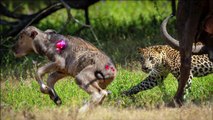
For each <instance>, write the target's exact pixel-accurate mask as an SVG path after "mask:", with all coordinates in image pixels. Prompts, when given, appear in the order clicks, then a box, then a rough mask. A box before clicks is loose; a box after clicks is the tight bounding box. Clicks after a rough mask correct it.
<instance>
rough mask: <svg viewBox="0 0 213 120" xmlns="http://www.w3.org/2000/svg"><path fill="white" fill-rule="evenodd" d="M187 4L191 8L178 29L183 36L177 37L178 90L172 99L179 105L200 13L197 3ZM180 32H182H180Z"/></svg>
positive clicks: (181, 99) (188, 70) (181, 100)
mask: <svg viewBox="0 0 213 120" xmlns="http://www.w3.org/2000/svg"><path fill="white" fill-rule="evenodd" d="M189 2H191V3H188V4H192V6H193V7H190V8H189V10H190V11H189V13H188V18H187V19H186V21H184V22H185V26H184V25H182V27H183V28H184V29H183V28H179V29H178V30H179V33H180V35H183V36H179V37H180V38H181V39H180V55H181V68H180V71H181V75H180V81H179V83H178V90H177V92H176V95H175V97H174V99H175V102H177V103H178V104H179V105H182V102H183V93H184V88H185V85H186V82H187V80H188V79H189V75H190V68H191V55H192V53H191V51H192V43H193V42H194V39H195V36H196V32H197V26H198V23H199V16H200V14H201V11H199V7H200V5H199V4H198V1H189ZM179 6H181V5H179ZM182 6H183V4H182ZM184 7H185V8H183V9H187V7H188V6H187V5H184ZM183 9H182V10H183ZM182 10H179V13H181V11H182ZM186 16H187V15H186ZM186 16H184V17H186ZM179 19H180V18H179ZM181 24H183V23H181ZM182 30H183V32H180V31H182Z"/></svg>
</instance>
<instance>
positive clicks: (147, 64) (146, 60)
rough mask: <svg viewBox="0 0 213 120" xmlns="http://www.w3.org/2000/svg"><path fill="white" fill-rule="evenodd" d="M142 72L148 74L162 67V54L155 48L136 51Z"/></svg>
mask: <svg viewBox="0 0 213 120" xmlns="http://www.w3.org/2000/svg"><path fill="white" fill-rule="evenodd" d="M138 52H139V55H140V60H139V61H140V63H141V66H142V71H143V72H145V73H149V72H150V71H152V70H157V69H159V68H160V67H162V66H163V63H162V62H163V52H162V51H161V50H159V49H157V48H155V47H146V48H139V49H138Z"/></svg>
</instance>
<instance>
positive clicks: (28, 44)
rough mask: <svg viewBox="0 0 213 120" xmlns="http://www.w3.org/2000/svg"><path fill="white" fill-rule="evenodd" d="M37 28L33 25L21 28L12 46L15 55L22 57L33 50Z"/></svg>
mask: <svg viewBox="0 0 213 120" xmlns="http://www.w3.org/2000/svg"><path fill="white" fill-rule="evenodd" d="M38 32H39V31H38V29H37V28H36V27H33V26H29V27H27V28H25V29H24V30H22V32H21V33H20V35H19V39H18V41H17V42H16V44H15V46H14V47H13V51H14V54H15V56H16V57H22V56H25V55H27V54H28V53H30V52H33V49H34V48H33V47H34V45H33V39H34V38H35V37H36V35H38Z"/></svg>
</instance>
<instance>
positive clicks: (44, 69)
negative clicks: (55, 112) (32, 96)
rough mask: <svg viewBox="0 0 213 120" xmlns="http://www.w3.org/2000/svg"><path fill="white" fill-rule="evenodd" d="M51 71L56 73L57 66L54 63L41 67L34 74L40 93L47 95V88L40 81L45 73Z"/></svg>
mask: <svg viewBox="0 0 213 120" xmlns="http://www.w3.org/2000/svg"><path fill="white" fill-rule="evenodd" d="M51 71H57V64H56V63H55V62H51V63H48V64H46V65H44V66H42V67H40V68H39V69H38V71H37V73H36V80H37V82H38V84H39V85H40V90H41V92H42V93H45V94H48V90H49V89H48V86H47V85H45V84H44V82H43V81H42V76H43V75H44V74H45V73H49V72H51Z"/></svg>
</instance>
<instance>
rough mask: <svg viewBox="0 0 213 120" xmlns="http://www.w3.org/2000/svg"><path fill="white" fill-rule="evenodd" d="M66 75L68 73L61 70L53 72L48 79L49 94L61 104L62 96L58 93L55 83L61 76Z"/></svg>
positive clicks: (56, 102)
mask: <svg viewBox="0 0 213 120" xmlns="http://www.w3.org/2000/svg"><path fill="white" fill-rule="evenodd" d="M65 76H66V74H63V73H60V72H53V73H51V74H50V75H49V77H48V79H47V86H48V87H49V90H48V94H49V96H50V98H51V99H52V100H53V101H54V102H55V104H57V105H60V104H61V103H62V102H61V99H60V97H59V96H58V95H57V93H56V91H55V89H54V85H55V83H56V82H57V81H58V80H60V79H61V78H63V77H65Z"/></svg>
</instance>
